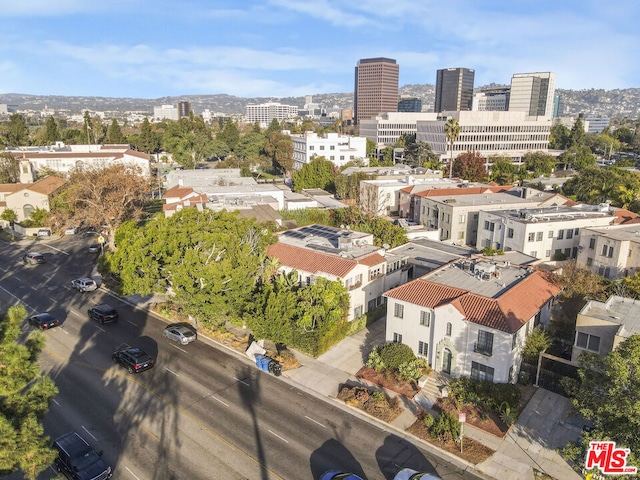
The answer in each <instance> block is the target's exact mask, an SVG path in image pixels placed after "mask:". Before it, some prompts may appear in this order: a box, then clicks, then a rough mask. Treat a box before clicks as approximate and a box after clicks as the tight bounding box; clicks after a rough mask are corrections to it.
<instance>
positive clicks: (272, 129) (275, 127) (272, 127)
mask: <svg viewBox="0 0 640 480" xmlns="http://www.w3.org/2000/svg"><path fill="white" fill-rule="evenodd" d="M281 131H282V127H280V122H278V119H277V118H274V119H273V120H271V123H270V124H269V126H268V127H267V129H266V130H265V131H264V136H265V137H268V136H269V135H270V134H272V133H279V132H281Z"/></svg>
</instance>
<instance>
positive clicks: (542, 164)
mask: <svg viewBox="0 0 640 480" xmlns="http://www.w3.org/2000/svg"><path fill="white" fill-rule="evenodd" d="M523 160H524V166H525V168H526V169H527V171H528V172H531V175H532V177H533V178H537V177H540V176H545V177H550V176H551V174H552V173H553V171H554V169H555V168H556V159H555V157H554V156H553V155H549V154H548V153H544V152H527V153H525V154H524V157H523Z"/></svg>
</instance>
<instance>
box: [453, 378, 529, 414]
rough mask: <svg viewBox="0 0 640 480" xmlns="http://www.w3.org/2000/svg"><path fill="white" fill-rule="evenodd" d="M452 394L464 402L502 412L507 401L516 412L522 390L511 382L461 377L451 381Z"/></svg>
mask: <svg viewBox="0 0 640 480" xmlns="http://www.w3.org/2000/svg"><path fill="white" fill-rule="evenodd" d="M449 392H450V393H451V396H452V397H454V398H455V399H456V400H458V401H460V402H462V403H474V404H475V405H483V406H485V407H486V408H489V409H491V410H493V411H494V412H496V413H498V414H499V413H500V411H501V408H502V405H503V404H504V403H506V404H507V405H508V406H509V408H510V409H511V410H512V411H514V412H516V411H517V410H518V407H519V405H520V390H518V387H516V386H515V385H512V384H510V383H493V382H488V381H482V380H471V379H470V378H469V377H460V378H457V379H454V380H452V381H451V382H450V383H449Z"/></svg>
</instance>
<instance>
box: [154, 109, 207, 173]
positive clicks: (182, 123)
mask: <svg viewBox="0 0 640 480" xmlns="http://www.w3.org/2000/svg"><path fill="white" fill-rule="evenodd" d="M164 146H165V148H166V149H167V151H169V152H170V153H171V154H172V155H173V158H174V159H175V160H176V161H177V162H178V163H179V164H180V165H182V166H183V167H184V168H187V169H192V168H195V167H196V165H198V163H200V162H202V161H204V160H206V159H207V158H209V157H210V156H211V154H212V152H213V138H212V136H211V130H210V128H209V127H207V125H206V124H205V123H204V121H203V120H202V117H194V116H192V115H191V116H189V117H188V118H181V119H180V120H178V121H177V122H170V123H168V124H167V129H166V131H165V133H164Z"/></svg>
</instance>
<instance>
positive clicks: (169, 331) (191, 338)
mask: <svg viewBox="0 0 640 480" xmlns="http://www.w3.org/2000/svg"><path fill="white" fill-rule="evenodd" d="M162 334H163V335H164V336H165V337H167V338H168V339H169V340H173V341H174V342H179V343H181V344H182V345H187V344H189V343H191V342H195V341H196V339H197V338H198V332H197V331H196V329H195V327H193V326H192V325H191V324H189V323H185V322H181V323H172V324H171V325H169V326H167V328H165V329H164V332H162Z"/></svg>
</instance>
